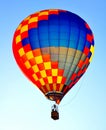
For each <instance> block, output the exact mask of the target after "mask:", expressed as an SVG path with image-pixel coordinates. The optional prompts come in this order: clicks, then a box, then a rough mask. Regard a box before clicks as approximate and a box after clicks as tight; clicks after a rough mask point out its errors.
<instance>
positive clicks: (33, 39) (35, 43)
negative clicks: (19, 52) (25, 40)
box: [28, 28, 40, 50]
mask: <svg viewBox="0 0 106 130" xmlns="http://www.w3.org/2000/svg"><path fill="white" fill-rule="evenodd" d="M28 35H29V38H30V39H29V41H30V45H31V48H32V50H34V49H36V48H40V45H39V36H38V29H37V28H33V29H30V30H28Z"/></svg>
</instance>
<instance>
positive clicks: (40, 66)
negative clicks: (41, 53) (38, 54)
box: [38, 63, 45, 71]
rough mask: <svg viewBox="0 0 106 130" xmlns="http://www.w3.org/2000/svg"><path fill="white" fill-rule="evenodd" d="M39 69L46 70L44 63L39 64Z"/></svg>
mask: <svg viewBox="0 0 106 130" xmlns="http://www.w3.org/2000/svg"><path fill="white" fill-rule="evenodd" d="M38 68H39V70H40V71H41V70H44V69H45V67H44V64H43V63H41V64H38Z"/></svg>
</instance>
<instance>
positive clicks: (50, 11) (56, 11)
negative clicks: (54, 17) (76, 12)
mask: <svg viewBox="0 0 106 130" xmlns="http://www.w3.org/2000/svg"><path fill="white" fill-rule="evenodd" d="M49 14H59V11H58V10H49Z"/></svg>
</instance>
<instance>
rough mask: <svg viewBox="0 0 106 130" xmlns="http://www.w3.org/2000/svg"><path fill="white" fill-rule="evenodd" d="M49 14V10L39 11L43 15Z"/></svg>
mask: <svg viewBox="0 0 106 130" xmlns="http://www.w3.org/2000/svg"><path fill="white" fill-rule="evenodd" d="M48 14H49V12H48V11H43V12H40V13H39V16H42V15H48Z"/></svg>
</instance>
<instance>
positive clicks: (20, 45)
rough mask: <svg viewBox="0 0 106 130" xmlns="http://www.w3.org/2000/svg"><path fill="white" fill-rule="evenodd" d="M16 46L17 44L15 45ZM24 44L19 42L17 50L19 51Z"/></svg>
mask: <svg viewBox="0 0 106 130" xmlns="http://www.w3.org/2000/svg"><path fill="white" fill-rule="evenodd" d="M14 44H15V43H14ZM22 47H23V46H22V42H19V43H18V44H16V49H17V50H19V49H20V48H22Z"/></svg>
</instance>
